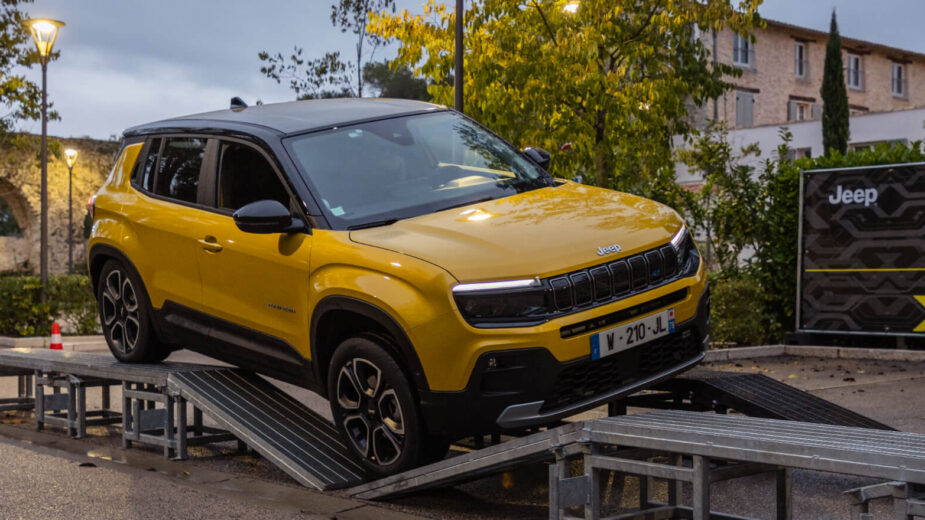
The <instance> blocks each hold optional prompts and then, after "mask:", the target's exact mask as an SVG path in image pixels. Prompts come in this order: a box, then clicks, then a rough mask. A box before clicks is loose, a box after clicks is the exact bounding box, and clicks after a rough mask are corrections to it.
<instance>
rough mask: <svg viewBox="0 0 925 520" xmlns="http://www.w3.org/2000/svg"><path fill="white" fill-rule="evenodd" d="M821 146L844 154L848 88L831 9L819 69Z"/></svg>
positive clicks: (839, 39)
mask: <svg viewBox="0 0 925 520" xmlns="http://www.w3.org/2000/svg"><path fill="white" fill-rule="evenodd" d="M820 94H821V95H822V146H823V148H825V155H826V156H828V155H829V154H830V153H831V151H832V150H838V152H839V153H842V154H844V153H845V152H846V151H847V150H848V139H849V135H850V129H849V126H848V116H849V111H848V91H847V90H846V89H845V71H844V68H843V66H842V57H841V36H840V35H839V34H838V22H837V21H836V20H835V11H834V10H833V11H832V23H831V25H830V27H829V42H828V44H826V47H825V69H824V70H823V72H822V89H821V90H820Z"/></svg>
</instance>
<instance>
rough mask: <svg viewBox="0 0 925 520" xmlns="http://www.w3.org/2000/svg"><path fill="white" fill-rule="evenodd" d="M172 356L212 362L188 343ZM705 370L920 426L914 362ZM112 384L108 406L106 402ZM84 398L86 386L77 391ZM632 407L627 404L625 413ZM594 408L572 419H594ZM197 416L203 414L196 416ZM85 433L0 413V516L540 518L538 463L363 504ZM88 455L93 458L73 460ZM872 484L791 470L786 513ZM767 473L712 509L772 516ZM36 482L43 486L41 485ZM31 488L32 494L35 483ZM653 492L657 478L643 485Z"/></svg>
mask: <svg viewBox="0 0 925 520" xmlns="http://www.w3.org/2000/svg"><path fill="white" fill-rule="evenodd" d="M171 359H172V360H176V361H193V362H195V361H202V362H213V361H211V360H209V359H208V358H205V357H202V356H198V355H196V354H193V353H189V352H178V353H175V354H174V356H172V357H171ZM705 366H706V367H707V368H712V369H716V370H727V371H738V372H758V373H763V374H765V375H768V376H770V377H773V378H775V379H778V380H780V381H783V382H785V383H787V384H790V385H792V386H795V387H797V388H800V389H802V390H806V391H809V392H811V393H813V394H815V395H817V396H819V397H822V398H824V399H827V400H830V401H832V402H834V403H836V404H839V405H841V406H844V407H846V408H850V409H852V410H854V411H856V412H858V413H861V414H864V415H868V416H870V417H871V418H873V419H876V420H878V421H881V422H883V423H886V424H888V425H890V426H893V427H895V428H898V429H900V430H903V431H911V432H918V433H925V402H923V398H925V362H896V361H873V360H848V359H831V358H806V357H789V356H783V357H776V358H761V359H756V360H737V361H733V362H724V363H716V364H708V365H705ZM280 385H281V386H283V387H285V389H286V390H287V391H289V392H290V393H292V394H293V395H294V396H295V397H296V398H297V399H299V400H301V401H302V402H304V403H305V404H306V405H308V406H309V407H311V408H312V409H315V410H316V411H318V412H319V413H323V414H326V415H329V412H328V409H327V402H326V401H325V400H324V399H322V398H321V397H319V396H317V395H315V394H313V393H311V392H308V391H306V390H304V389H301V388H297V387H294V386H291V385H284V384H280ZM14 391H15V380H14V379H13V378H0V394H2V395H3V396H8V395H11V394H12V393H13V392H14ZM118 394H119V391H118V390H115V392H114V395H113V403H114V404H115V405H116V407H118V403H119V402H120V401H121V400H120V399H118ZM88 397H89V400H90V404H91V406H92V405H93V404H97V403H98V399H99V398H98V392H95V391H92V390H91V391H90V392H88ZM640 412H644V410H636V409H630V413H640ZM605 415H606V409H605V408H603V407H602V408H598V409H595V410H592V411H589V412H586V413H584V414H581V415H580V416H578V417H575V418H573V420H580V419H587V418H595V417H603V416H605ZM207 423H208V421H207ZM89 433H90V434H91V437H90V438H89V439H85V440H79V441H77V440H72V439H69V438H67V437H66V436H65V435H64V432H63V430H61V429H57V428H49V429H48V431H45V432H38V433H37V432H35V431H34V422H33V420H32V418H31V413H30V414H26V413H22V412H8V413H6V414H2V413H0V461H3V462H2V463H0V468H3V471H0V490H2V491H0V495H2V496H3V504H4V514H3V516H4V517H9V518H32V517H44V518H64V517H67V518H91V517H92V518H125V517H133V518H154V517H155V515H156V517H157V518H173V517H176V518H180V517H183V518H217V517H221V518H258V517H259V518H264V517H267V516H270V515H272V516H275V517H281V518H315V517H318V518H372V517H375V518H389V517H393V516H394V517H402V516H405V515H411V516H422V517H429V518H461V519H469V518H536V517H545V516H547V514H548V513H547V509H546V503H547V502H546V501H547V482H546V478H547V472H546V468H545V466H544V465H543V464H532V465H526V466H523V467H520V468H518V469H517V470H515V471H513V472H507V473H503V474H500V475H495V476H491V477H487V478H483V479H479V480H475V481H472V482H468V483H464V484H461V485H458V486H455V487H453V488H447V489H442V490H434V491H429V492H424V493H420V494H416V495H413V496H409V497H405V498H401V499H397V500H394V501H391V502H386V503H379V504H376V503H366V502H361V501H355V500H351V499H348V498H346V497H345V496H343V495H342V494H339V493H318V492H314V491H310V490H306V489H305V488H302V487H300V486H298V485H297V484H295V482H294V481H293V480H292V479H291V478H289V477H288V476H287V475H286V474H285V473H283V472H282V471H280V470H279V469H277V468H276V467H274V466H272V464H269V463H267V462H266V461H264V460H263V459H261V458H260V457H259V456H256V455H255V454H240V453H237V452H236V449H235V448H236V446H235V444H234V443H226V444H223V445H218V446H211V447H197V448H192V449H191V455H192V457H193V458H192V459H191V460H188V461H183V462H173V461H168V460H165V459H164V458H163V457H162V456H161V452H160V451H159V450H155V449H147V448H143V447H139V448H133V449H130V450H123V449H122V448H121V437H120V436H119V433H118V429H117V428H114V427H96V428H90V429H89ZM81 462H90V463H92V464H93V466H80V463H81ZM604 480H605V482H606V484H605V485H606V490H605V495H604V497H605V498H604V507H605V511H609V512H617V511H622V510H624V508H626V507H631V506H632V505H633V504H634V503H635V500H636V497H637V496H638V484H637V482H636V480H635V478H627V479H625V480H624V479H623V478H615V477H614V475H608V476H607V477H606V478H605V479H604ZM874 482H875V481H871V480H865V479H858V478H853V477H844V476H837V475H830V474H822V473H815V472H808V471H796V472H794V487H793V489H794V518H798V519H802V518H805V519H829V518H831V519H842V518H847V517H848V516H849V510H848V507H849V502H848V500H847V498H846V497H845V496H844V495H843V492H844V491H845V490H847V489H850V488H853V487H858V486H861V485H867V484H871V483H874ZM773 483H774V481H773V476H772V475H758V476H754V477H749V478H745V479H740V480H736V481H730V482H722V483H718V484H715V485H714V486H713V490H712V500H713V504H714V509H715V510H718V511H723V512H726V513H733V514H738V515H745V516H752V517H758V518H770V517H773V516H774V509H773V508H774V487H773ZM43 487H44V488H47V489H48V490H49V491H52V492H49V493H46V492H45V491H44V489H43ZM40 489H41V490H42V491H41V492H40V494H37V490H40ZM650 489H651V490H652V498H653V499H656V500H664V499H665V494H666V487H665V485H664V484H663V483H654V484H653V485H651V486H650ZM873 513H874V515H875V516H874V518H892V516H891V515H892V508H891V507H889V505H888V504H886V503H883V504H877V505H876V506H875V508H874V510H873Z"/></svg>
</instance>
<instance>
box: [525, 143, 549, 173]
mask: <svg viewBox="0 0 925 520" xmlns="http://www.w3.org/2000/svg"><path fill="white" fill-rule="evenodd" d="M524 156H526V157H527V159H530V160H531V161H533V162H535V163H536V164H537V165H539V167H540V168H542V169H544V170H545V169H547V168H549V159H550V158H551V157H550V155H549V152H547V151H546V150H543V149H542V148H537V147H534V146H528V147H526V148H524Z"/></svg>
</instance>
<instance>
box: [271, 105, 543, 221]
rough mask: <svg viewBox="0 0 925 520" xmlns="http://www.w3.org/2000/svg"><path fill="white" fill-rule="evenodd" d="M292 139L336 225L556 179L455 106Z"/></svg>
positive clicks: (419, 211) (404, 214) (289, 143)
mask: <svg viewBox="0 0 925 520" xmlns="http://www.w3.org/2000/svg"><path fill="white" fill-rule="evenodd" d="M285 144H286V147H287V148H288V149H289V152H290V154H291V155H292V156H293V158H294V159H295V160H296V163H297V164H298V165H299V169H300V171H301V173H302V175H303V176H304V177H305V179H306V181H307V182H308V183H309V185H311V186H312V189H313V191H314V192H315V195H316V197H318V198H319V199H320V200H319V202H320V203H321V205H322V210H323V211H324V212H325V214H326V216H327V217H328V220H329V222H330V223H331V225H332V226H334V228H335V229H350V228H357V227H368V226H371V225H377V224H388V223H390V222H391V221H393V220H394V219H404V218H411V217H415V216H418V215H423V214H427V213H432V212H435V211H441V210H444V209H449V208H451V207H455V206H461V205H466V204H471V203H475V202H477V201H482V200H487V199H497V198H501V197H506V196H509V195H513V194H516V193H522V192H524V191H529V190H533V189H537V188H541V187H544V186H549V185H550V184H552V179H551V178H550V177H549V175H548V174H547V173H546V172H544V171H543V170H542V169H541V168H539V167H538V166H536V165H535V164H534V163H532V162H530V161H529V160H527V159H526V158H525V157H524V156H523V155H521V154H520V152H518V151H517V149H515V148H514V147H512V146H511V145H510V144H508V143H507V142H505V141H504V140H502V139H501V138H499V137H497V136H496V135H494V134H492V133H491V132H489V131H487V130H485V129H484V128H482V127H481V126H479V125H478V124H477V123H474V122H472V121H471V120H469V119H466V118H465V117H463V116H461V115H459V114H455V113H453V112H445V111H441V112H432V113H427V114H420V115H412V116H405V117H396V118H392V119H385V120H380V121H373V122H369V123H360V124H355V125H348V126H345V127H341V128H337V129H334V130H328V131H324V132H316V133H311V134H306V135H302V136H296V137H291V138H289V139H287V140H286V141H285Z"/></svg>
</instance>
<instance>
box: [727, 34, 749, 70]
mask: <svg viewBox="0 0 925 520" xmlns="http://www.w3.org/2000/svg"><path fill="white" fill-rule="evenodd" d="M732 64H733V65H737V66H739V67H744V68H748V69H753V68H755V48H754V46H753V45H752V42H750V41H749V40H748V36H743V35H741V34H738V33H736V34H733V35H732Z"/></svg>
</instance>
